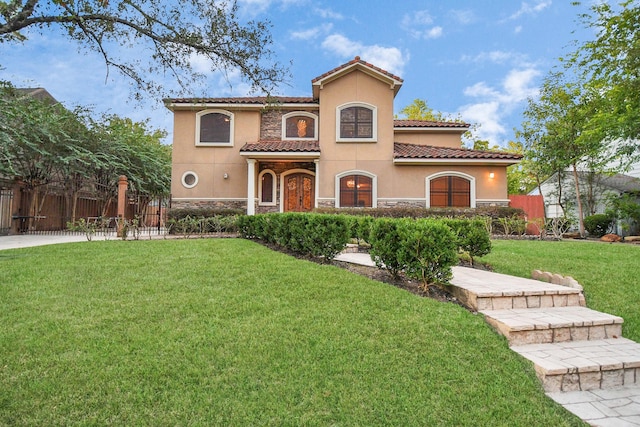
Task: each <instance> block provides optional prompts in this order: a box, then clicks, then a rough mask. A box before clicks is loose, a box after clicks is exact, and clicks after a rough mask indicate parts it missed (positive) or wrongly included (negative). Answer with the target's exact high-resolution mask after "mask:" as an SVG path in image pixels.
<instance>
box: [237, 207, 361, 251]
mask: <svg viewBox="0 0 640 427" xmlns="http://www.w3.org/2000/svg"><path fill="white" fill-rule="evenodd" d="M238 227H239V229H240V233H241V235H242V236H243V237H245V238H249V239H260V240H263V241H265V242H268V243H273V244H276V245H278V246H281V247H283V248H286V249H288V250H290V251H292V252H295V253H298V254H301V255H306V256H313V257H323V258H325V259H326V260H332V259H333V258H335V256H336V255H338V254H339V253H340V252H342V251H343V250H344V248H345V247H346V246H347V243H348V242H349V238H350V236H349V231H350V227H349V220H348V219H347V217H345V216H344V215H321V214H313V213H311V214H310V213H294V212H290V213H284V214H258V215H251V216H243V217H240V218H239V220H238Z"/></svg>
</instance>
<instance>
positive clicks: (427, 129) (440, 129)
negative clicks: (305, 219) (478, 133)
mask: <svg viewBox="0 0 640 427" xmlns="http://www.w3.org/2000/svg"><path fill="white" fill-rule="evenodd" d="M468 130H469V128H468V127H449V126H438V127H394V128H393V132H394V133H412V132H416V133H424V132H430V133H436V132H437V133H441V132H451V133H465V132H467V131H468Z"/></svg>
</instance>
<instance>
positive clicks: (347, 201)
mask: <svg viewBox="0 0 640 427" xmlns="http://www.w3.org/2000/svg"><path fill="white" fill-rule="evenodd" d="M335 191H336V207H339V208H375V207H377V206H378V201H377V198H378V178H377V176H375V175H374V174H371V173H369V172H365V171H347V172H343V173H341V174H338V175H336V189H335Z"/></svg>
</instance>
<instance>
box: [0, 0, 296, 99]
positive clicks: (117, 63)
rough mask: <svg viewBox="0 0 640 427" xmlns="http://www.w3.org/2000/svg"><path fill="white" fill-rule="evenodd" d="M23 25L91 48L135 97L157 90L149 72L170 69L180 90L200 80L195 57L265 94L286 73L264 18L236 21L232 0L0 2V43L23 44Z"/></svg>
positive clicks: (154, 73)
mask: <svg viewBox="0 0 640 427" xmlns="http://www.w3.org/2000/svg"><path fill="white" fill-rule="evenodd" d="M27 29H33V30H40V31H42V32H43V33H44V32H45V30H46V31H53V30H55V29H57V30H59V31H61V34H63V36H65V37H70V38H71V39H73V40H75V41H76V42H77V43H78V45H79V47H80V48H82V49H87V50H91V51H95V52H98V53H99V54H100V55H101V56H102V58H103V59H104V62H105V64H106V66H107V70H109V69H111V68H115V69H117V70H118V71H119V72H121V73H122V74H124V75H125V76H127V77H129V78H130V79H132V81H133V82H134V83H135V86H136V90H135V91H134V92H133V93H134V95H135V96H137V97H140V96H141V95H140V92H141V91H142V92H145V91H146V92H152V93H153V94H155V95H158V94H162V90H163V89H162V87H161V85H160V84H159V83H158V81H154V80H153V77H154V76H156V77H158V76H161V75H171V76H173V78H174V79H175V80H176V81H177V82H178V83H179V84H180V85H181V87H182V88H183V89H186V87H187V86H188V85H190V84H193V83H196V82H202V81H204V77H205V76H204V74H202V73H201V72H198V70H196V68H194V60H196V59H198V58H200V59H204V60H205V61H207V62H208V64H209V66H210V69H211V70H214V71H215V70H218V71H223V72H230V71H234V72H235V71H239V72H240V73H241V74H242V76H243V77H244V78H245V79H246V80H247V81H248V82H250V83H251V84H252V86H253V87H254V89H260V90H262V91H265V92H269V91H270V89H272V88H273V86H274V85H275V84H277V83H279V82H281V81H283V80H284V79H285V78H286V72H285V69H284V68H283V67H282V66H281V65H280V64H278V63H277V61H273V59H272V56H273V52H272V51H271V49H270V46H271V44H272V39H271V34H270V23H269V22H268V21H258V22H255V21H249V22H246V23H242V22H241V20H240V18H239V17H238V10H237V5H236V2H235V0H232V1H225V0H222V1H216V0H181V1H163V0H7V1H3V0H0V42H18V43H19V42H24V41H25V40H26V36H25V30H27ZM118 46H120V47H121V48H122V49H119V48H118ZM126 49H129V52H126ZM134 52H135V53H134Z"/></svg>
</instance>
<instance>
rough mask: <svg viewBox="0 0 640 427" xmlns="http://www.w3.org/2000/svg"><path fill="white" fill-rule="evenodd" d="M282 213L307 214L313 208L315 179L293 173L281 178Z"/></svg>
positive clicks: (304, 174) (303, 174)
mask: <svg viewBox="0 0 640 427" xmlns="http://www.w3.org/2000/svg"><path fill="white" fill-rule="evenodd" d="M282 180H283V185H282V188H283V189H284V197H283V198H282V210H283V211H284V212H308V211H311V210H312V209H313V207H314V195H315V178H314V176H313V175H311V174H308V173H304V172H295V173H291V174H289V175H284V176H283V177H282Z"/></svg>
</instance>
